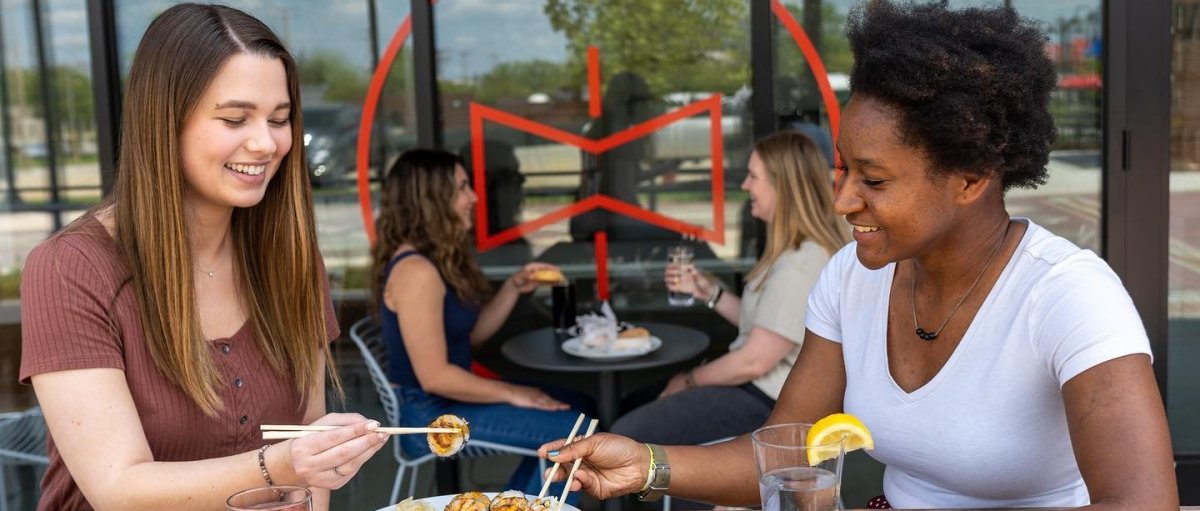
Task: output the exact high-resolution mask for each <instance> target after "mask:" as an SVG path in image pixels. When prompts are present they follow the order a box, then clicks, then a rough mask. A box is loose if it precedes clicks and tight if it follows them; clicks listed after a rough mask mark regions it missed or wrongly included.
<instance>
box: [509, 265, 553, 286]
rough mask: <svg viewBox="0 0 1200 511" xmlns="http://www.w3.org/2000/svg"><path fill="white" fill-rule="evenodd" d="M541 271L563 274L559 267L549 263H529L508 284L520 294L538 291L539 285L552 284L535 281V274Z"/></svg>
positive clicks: (510, 278)
mask: <svg viewBox="0 0 1200 511" xmlns="http://www.w3.org/2000/svg"><path fill="white" fill-rule="evenodd" d="M540 270H553V271H558V272H561V271H562V270H559V269H558V267H557V266H554V265H553V264H548V263H529V264H526V265H525V266H523V267H521V269H520V270H518V271H517V272H516V273H514V274H513V275H512V276H511V277H509V278H508V283H509V284H511V285H512V287H513V289H516V290H517V291H518V292H520V293H528V292H530V291H533V290H534V289H537V287H538V286H539V285H543V284H550V283H549V282H539V281H536V280H534V279H533V273H534V272H536V271H540Z"/></svg>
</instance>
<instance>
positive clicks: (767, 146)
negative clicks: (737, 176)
mask: <svg viewBox="0 0 1200 511" xmlns="http://www.w3.org/2000/svg"><path fill="white" fill-rule="evenodd" d="M754 152H755V153H757V154H758V158H759V159H761V160H762V162H763V167H765V168H766V169H767V174H768V175H769V176H770V179H771V185H772V186H773V187H774V188H775V212H774V214H772V215H771V223H770V224H769V225H768V226H767V246H766V248H765V249H764V250H763V254H762V257H761V258H759V260H758V263H757V264H755V265H754V268H753V269H752V270H750V275H749V280H748V281H749V282H753V281H754V279H755V278H756V277H757V276H758V275H759V274H762V273H764V272H766V271H767V269H769V268H770V267H771V265H773V264H775V260H776V259H779V256H780V255H782V254H783V253H784V252H785V251H788V250H796V249H798V248H800V244H801V243H804V241H805V240H810V239H811V240H812V241H814V242H816V243H817V244H818V245H820V246H821V247H822V248H824V249H825V251H826V252H829V255H831V256H832V255H833V254H834V252H837V251H838V250H839V249H841V248H842V246H843V245H845V244H846V243H849V242H850V229H849V227H848V226H847V225H845V223H843V222H842V220H841V218H840V217H838V215H837V214H836V213H834V211H833V181H832V179H831V177H830V166H829V163H828V162H826V161H825V157H824V156H823V155H822V154H821V148H820V147H819V146H817V144H816V142H813V141H812V139H810V138H808V137H807V136H805V135H803V134H801V133H797V132H794V131H783V132H780V133H776V134H774V135H771V136H768V137H766V138H764V139H762V140H759V141H758V142H756V143H755V144H754ZM765 282H766V279H763V280H761V281H759V283H758V285H757V286H756V290H761V289H762V286H763V285H764V284H765Z"/></svg>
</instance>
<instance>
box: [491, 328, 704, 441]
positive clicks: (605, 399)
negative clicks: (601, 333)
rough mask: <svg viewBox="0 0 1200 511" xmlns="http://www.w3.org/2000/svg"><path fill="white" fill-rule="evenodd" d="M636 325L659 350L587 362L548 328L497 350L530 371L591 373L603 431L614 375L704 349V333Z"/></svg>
mask: <svg viewBox="0 0 1200 511" xmlns="http://www.w3.org/2000/svg"><path fill="white" fill-rule="evenodd" d="M637 326H640V327H643V328H645V329H647V330H649V331H650V334H651V335H653V336H655V337H658V338H659V339H662V347H660V348H659V349H657V350H655V351H652V352H650V353H647V354H645V355H642V356H639V357H636V358H632V359H625V360H615V361H605V360H590V359H584V358H579V357H575V356H572V355H568V354H567V353H565V352H564V351H563V350H562V346H561V345H562V343H563V341H565V340H567V339H568V338H569V336H567V335H563V334H556V333H554V329H552V328H550V327H546V328H539V329H537V330H531V331H529V332H525V333H523V334H520V335H518V336H516V337H513V338H511V339H509V340H507V341H505V343H504V345H503V346H502V347H501V348H500V351H501V352H503V353H504V356H505V357H507V358H508V359H509V360H511V361H513V363H515V364H517V365H520V366H523V367H528V368H531V369H540V370H544V371H554V372H563V373H595V374H596V375H597V376H598V378H599V384H598V393H599V403H598V405H599V414H600V416H599V417H598V418H599V419H600V427H601V428H602V429H604V430H607V429H608V428H609V427H610V426H612V423H613V421H615V420H616V419H617V414H618V413H619V410H618V406H617V403H618V401H619V400H620V388H619V387H618V384H617V373H620V372H624V371H635V370H639V369H653V368H657V367H663V366H668V365H671V364H675V363H679V362H683V361H685V360H688V359H690V358H692V357H695V356H696V355H699V354H700V353H703V352H704V350H705V349H707V348H708V343H709V338H708V334H705V333H704V332H702V331H700V330H697V329H695V328H689V327H686V326H679V325H670V324H666V323H654V322H650V321H642V322H638V324H637Z"/></svg>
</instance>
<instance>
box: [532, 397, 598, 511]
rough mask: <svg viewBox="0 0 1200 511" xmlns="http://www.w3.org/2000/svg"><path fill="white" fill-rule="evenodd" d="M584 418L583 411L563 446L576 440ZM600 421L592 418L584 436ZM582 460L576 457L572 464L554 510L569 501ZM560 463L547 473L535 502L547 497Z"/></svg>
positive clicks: (589, 433)
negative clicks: (568, 497) (573, 482)
mask: <svg viewBox="0 0 1200 511" xmlns="http://www.w3.org/2000/svg"><path fill="white" fill-rule="evenodd" d="M583 418H584V417H583V414H582V413H581V414H579V418H578V419H575V427H573V428H571V434H569V435H567V442H566V443H564V444H563V447H566V446H568V445H570V444H571V442H574V441H575V435H576V434H577V433H579V426H582V425H583ZM599 422H600V421H598V420H596V419H592V421H591V422H590V423H588V428H587V433H585V434H584V435H583V438H587V437H590V436H592V433H595V432H596V424H598V423H599ZM560 449H561V447H560ZM581 461H583V458H578V459H576V460H575V463H574V464H572V465H571V471H570V472H567V484H566V486H563V491H562V496H560V497H559V498H558V507H556V508H554V511H562V507H563V503H565V502H566V501H567V494H568V493H570V492H571V482H572V481H574V480H575V471H576V470H579V463H580V462H581ZM559 465H561V464H560V463H559V462H557V461H556V462H554V467H552V468H551V469H550V473H549V474H547V475H546V482H545V483H543V484H542V491H540V492H538V496H537V499H536V500H534V502H537V501H540V500H542V499H543V498H545V497H546V492H547V491H549V490H550V480H552V479H554V476H555V475H556V474H558V467H559Z"/></svg>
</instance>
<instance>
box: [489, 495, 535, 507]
mask: <svg viewBox="0 0 1200 511" xmlns="http://www.w3.org/2000/svg"><path fill="white" fill-rule="evenodd" d="M490 511H530V508H529V499H528V498H525V492H522V491H518V490H508V491H506V492H501V493H499V494H497V495H496V498H494V499H492V507H491V509H490Z"/></svg>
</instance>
